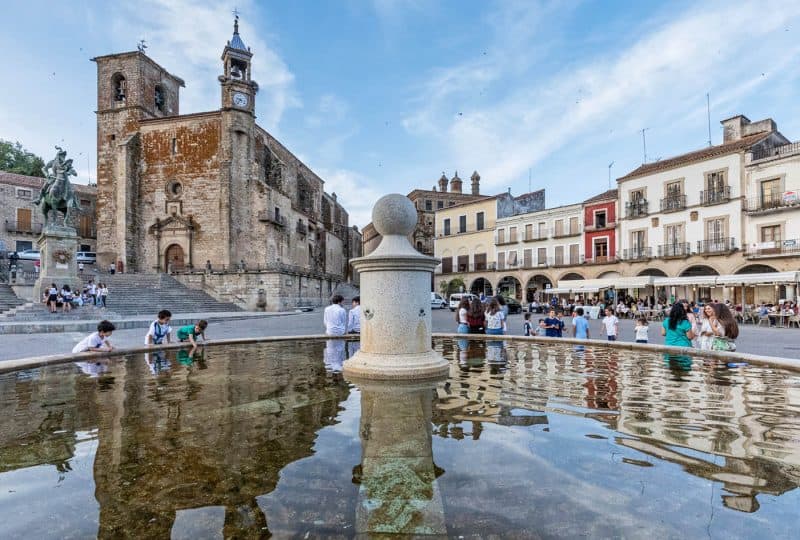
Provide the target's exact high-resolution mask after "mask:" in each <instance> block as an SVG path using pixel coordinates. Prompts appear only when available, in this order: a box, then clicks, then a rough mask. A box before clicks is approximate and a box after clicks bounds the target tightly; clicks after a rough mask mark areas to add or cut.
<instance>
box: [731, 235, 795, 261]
mask: <svg viewBox="0 0 800 540" xmlns="http://www.w3.org/2000/svg"><path fill="white" fill-rule="evenodd" d="M798 254H800V239H793V240H777V241H775V242H761V243H758V244H753V245H751V246H747V248H745V251H744V256H745V257H747V258H748V259H758V258H762V257H785V256H787V255H798Z"/></svg>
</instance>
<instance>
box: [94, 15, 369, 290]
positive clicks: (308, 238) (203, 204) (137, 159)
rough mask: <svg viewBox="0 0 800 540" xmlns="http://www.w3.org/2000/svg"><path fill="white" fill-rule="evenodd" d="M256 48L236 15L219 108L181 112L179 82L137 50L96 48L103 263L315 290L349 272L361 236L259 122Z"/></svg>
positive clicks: (100, 260) (99, 232) (343, 278)
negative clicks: (264, 275)
mask: <svg viewBox="0 0 800 540" xmlns="http://www.w3.org/2000/svg"><path fill="white" fill-rule="evenodd" d="M252 56H253V53H252V52H251V51H250V49H249V48H248V47H247V46H246V45H245V44H244V41H243V40H242V38H241V36H240V35H239V30H238V20H237V21H236V22H235V24H234V31H233V36H232V38H231V39H230V41H228V43H227V44H226V45H225V47H224V49H223V51H222V58H221V60H222V65H221V68H222V74H221V75H220V76H219V83H220V107H219V108H218V109H216V110H213V111H209V112H201V113H194V114H183V115H182V114H180V89H181V87H183V86H184V81H183V80H182V79H180V78H179V77H177V76H175V75H173V74H172V73H169V72H168V71H167V70H166V69H164V68H163V67H161V66H160V65H159V64H157V63H156V62H155V61H154V60H152V59H151V58H150V57H149V56H147V55H146V54H145V53H144V52H143V51H142V50H138V51H134V52H124V53H118V54H110V55H107V56H99V57H96V58H94V59H93V61H94V62H96V64H97V257H98V264H99V265H100V267H101V268H104V267H106V266H108V265H109V264H112V263H113V264H115V265H117V267H118V268H122V269H124V271H126V272H142V273H153V272H165V271H170V272H173V273H176V274H178V275H180V274H182V273H187V274H190V273H192V272H198V271H199V272H205V273H220V274H226V273H229V272H230V271H231V270H233V271H241V270H242V269H243V268H244V269H246V270H247V271H255V270H261V271H273V272H282V273H285V274H286V275H290V276H291V275H294V276H295V277H296V278H299V281H300V283H302V278H303V277H305V279H306V280H307V281H313V282H317V283H318V285H317V286H316V287H315V288H314V289H315V290H318V291H319V296H320V297H323V296H325V295H326V294H327V292H329V291H327V290H325V289H331V288H332V287H334V286H335V284H336V283H338V282H341V281H348V280H349V278H350V277H351V276H350V273H349V272H350V271H349V264H348V261H349V259H350V258H351V257H354V256H358V255H359V254H360V250H361V235H360V233H359V232H358V230H357V229H355V227H352V228H351V227H350V226H349V224H348V219H349V218H348V214H347V211H346V210H345V209H344V208H343V207H342V205H341V204H339V202H337V199H336V194H335V193H334V194H330V195H329V194H327V193H325V191H324V182H323V180H322V179H321V178H320V177H319V176H317V175H316V174H314V172H313V171H311V169H309V168H308V167H307V166H306V165H305V164H303V163H302V162H301V161H300V160H299V159H297V157H295V156H294V154H292V153H291V152H290V151H289V150H288V149H287V148H286V147H284V146H283V145H282V144H281V143H280V142H279V141H277V140H276V139H275V138H274V137H272V135H270V134H269V133H268V132H267V131H266V130H264V129H263V128H261V127H260V126H258V124H256V109H255V97H256V93H257V92H258V84H257V83H256V82H255V81H254V80H253V73H252V70H251V59H252ZM209 268H210V269H211V271H210V272H209ZM323 281H324V282H327V287H324V286H322V283H323ZM262 282H263V280H262ZM278 282H279V283H280V284H281V286H283V284H285V283H288V282H289V281H287V280H284V279H279V280H278ZM292 286H293V287H299V289H297V290H296V291H295V292H296V294H294V296H297V297H299V296H303V294H302V292H303V291H302V287H303V286H302V285H298V284H297V282H293V283H292ZM323 291H324V292H323ZM316 294H317V293H316V292H315V293H314V295H316Z"/></svg>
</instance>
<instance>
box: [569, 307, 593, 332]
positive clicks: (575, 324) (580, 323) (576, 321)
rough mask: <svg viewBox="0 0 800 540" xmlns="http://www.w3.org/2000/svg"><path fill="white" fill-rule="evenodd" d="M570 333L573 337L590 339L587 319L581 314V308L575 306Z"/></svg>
mask: <svg viewBox="0 0 800 540" xmlns="http://www.w3.org/2000/svg"><path fill="white" fill-rule="evenodd" d="M572 334H573V335H574V336H575V339H590V337H589V321H587V320H586V317H584V316H583V308H582V307H579V308H575V316H574V317H573V318H572Z"/></svg>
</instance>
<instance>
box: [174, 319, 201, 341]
mask: <svg viewBox="0 0 800 540" xmlns="http://www.w3.org/2000/svg"><path fill="white" fill-rule="evenodd" d="M207 327H208V321H203V320H201V321H197V324H194V325H191V324H190V325H188V326H181V327H180V328H178V332H177V334H176V335H177V337H178V341H188V342H189V343H191V344H192V345H196V344H197V343H196V342H195V340H196V339H197V337H198V336H200V337H202V338H203V341H205V340H206V328H207Z"/></svg>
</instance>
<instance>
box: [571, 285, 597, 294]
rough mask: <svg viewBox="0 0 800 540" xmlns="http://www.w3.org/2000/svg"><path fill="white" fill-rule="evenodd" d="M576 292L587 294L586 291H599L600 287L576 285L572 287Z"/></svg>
mask: <svg viewBox="0 0 800 540" xmlns="http://www.w3.org/2000/svg"><path fill="white" fill-rule="evenodd" d="M570 290H571V291H572V292H573V293H574V294H586V293H598V292H600V289H599V288H598V287H575V288H573V289H570Z"/></svg>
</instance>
